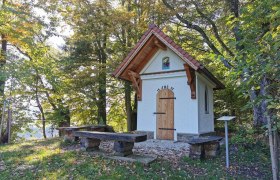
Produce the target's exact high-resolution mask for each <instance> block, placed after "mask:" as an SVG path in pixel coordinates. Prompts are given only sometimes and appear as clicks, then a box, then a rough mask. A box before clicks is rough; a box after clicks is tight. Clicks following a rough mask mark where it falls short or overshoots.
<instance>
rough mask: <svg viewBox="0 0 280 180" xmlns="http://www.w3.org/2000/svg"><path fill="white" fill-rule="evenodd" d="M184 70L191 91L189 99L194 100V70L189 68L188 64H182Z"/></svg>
mask: <svg viewBox="0 0 280 180" xmlns="http://www.w3.org/2000/svg"><path fill="white" fill-rule="evenodd" d="M184 68H185V71H186V74H187V78H188V85H189V86H190V89H191V98H192V99H196V78H195V70H194V69H193V68H191V67H190V66H189V65H188V64H184Z"/></svg>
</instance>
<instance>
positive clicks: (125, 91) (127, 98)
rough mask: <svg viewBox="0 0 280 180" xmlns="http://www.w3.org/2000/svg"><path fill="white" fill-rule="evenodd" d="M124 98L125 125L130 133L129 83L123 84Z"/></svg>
mask: <svg viewBox="0 0 280 180" xmlns="http://www.w3.org/2000/svg"><path fill="white" fill-rule="evenodd" d="M124 98H125V110H126V124H127V131H128V132H129V131H131V130H132V128H131V114H132V108H131V85H130V83H129V82H127V81H126V82H125V84H124Z"/></svg>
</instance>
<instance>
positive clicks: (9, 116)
mask: <svg viewBox="0 0 280 180" xmlns="http://www.w3.org/2000/svg"><path fill="white" fill-rule="evenodd" d="M11 127H12V109H11V105H10V104H9V107H8V120H7V130H6V136H7V143H10V142H11Z"/></svg>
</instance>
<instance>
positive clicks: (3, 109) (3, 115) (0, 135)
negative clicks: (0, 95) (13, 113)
mask: <svg viewBox="0 0 280 180" xmlns="http://www.w3.org/2000/svg"><path fill="white" fill-rule="evenodd" d="M5 109H6V101H4V103H3V107H2V116H1V121H0V143H2V134H3V133H2V129H3V124H4V121H5Z"/></svg>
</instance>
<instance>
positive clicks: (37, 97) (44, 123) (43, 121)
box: [35, 77, 47, 139]
mask: <svg viewBox="0 0 280 180" xmlns="http://www.w3.org/2000/svg"><path fill="white" fill-rule="evenodd" d="M38 84H39V78H38V77H37V84H36V89H35V98H36V103H37V106H38V108H39V110H40V113H41V118H42V131H43V137H44V139H46V138H47V135H46V118H45V112H44V109H43V107H42V105H41V103H40V99H39V95H38Z"/></svg>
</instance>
